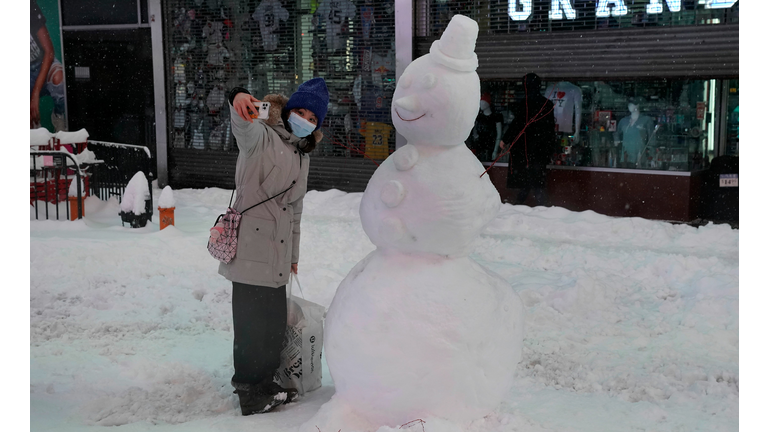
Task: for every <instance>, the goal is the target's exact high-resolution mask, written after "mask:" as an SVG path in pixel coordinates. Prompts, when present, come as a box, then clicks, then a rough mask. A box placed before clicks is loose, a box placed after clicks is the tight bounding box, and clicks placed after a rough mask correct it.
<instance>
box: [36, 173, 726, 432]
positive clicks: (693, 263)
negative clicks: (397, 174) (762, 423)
mask: <svg viewBox="0 0 768 432" xmlns="http://www.w3.org/2000/svg"><path fill="white" fill-rule="evenodd" d="M231 192H232V191H231V190H222V189H217V188H208V189H180V190H175V191H174V197H175V200H176V208H177V210H178V211H179V214H183V215H184V218H179V219H177V220H176V229H165V230H162V231H160V230H159V227H158V226H157V222H158V221H156V222H152V221H150V222H148V223H147V229H146V230H126V229H122V227H121V222H120V220H119V218H115V217H114V215H115V214H116V213H117V212H118V211H120V203H119V202H118V200H117V199H116V198H112V199H110V200H109V201H100V200H99V199H98V198H95V197H89V198H87V199H86V207H87V208H88V210H89V211H88V213H87V214H86V215H85V217H84V219H82V220H77V221H74V222H70V221H51V220H49V221H45V220H40V221H35V220H32V221H30V270H31V272H30V281H29V283H30V284H29V293H30V303H29V312H30V315H29V326H30V327H29V330H30V338H29V341H30V346H29V355H30V364H29V366H30V376H29V378H30V383H29V384H30V416H29V417H28V419H29V420H30V421H31V428H30V430H62V431H84V432H85V431H90V430H96V429H95V427H98V428H101V426H98V425H100V424H104V425H106V424H118V423H119V424H122V425H123V426H121V427H120V429H121V430H125V431H139V430H141V431H149V432H159V431H164V432H209V431H215V430H221V431H224V430H226V431H249V432H296V431H297V430H298V429H299V427H300V426H301V425H302V424H304V423H306V422H307V421H309V420H310V419H311V418H312V417H314V416H315V415H316V414H317V413H318V412H319V411H320V407H321V406H322V405H324V404H325V403H328V402H329V401H330V400H332V397H333V396H334V394H335V390H336V389H335V387H334V382H333V381H332V379H331V374H330V373H329V371H328V369H327V365H326V364H325V361H326V360H327V359H326V357H327V353H326V354H325V355H323V359H324V360H323V361H324V363H323V367H324V370H323V380H324V381H323V387H322V388H320V389H318V390H316V391H313V392H310V393H308V394H307V395H306V396H305V397H303V398H302V399H300V400H299V401H298V402H296V403H292V404H288V405H285V406H281V407H279V408H278V409H277V410H276V411H275V412H273V413H270V414H267V415H260V416H250V417H242V416H241V415H240V414H239V408H238V407H237V401H236V398H235V396H234V395H232V394H231V392H232V387H231V386H230V384H229V381H230V379H231V377H232V373H233V369H232V327H231V326H232V305H231V297H230V296H231V288H232V287H231V284H230V283H229V282H227V281H226V280H225V279H224V278H222V277H221V276H219V275H218V273H217V265H218V261H216V260H215V259H213V258H211V257H210V255H209V254H208V252H207V250H206V248H205V245H206V243H207V240H208V236H209V232H208V230H209V229H210V224H211V221H213V220H215V219H216V217H217V216H218V215H219V214H220V213H221V209H222V206H226V204H227V203H228V202H229V197H230V194H231ZM153 196H154V197H155V199H156V200H157V199H158V198H159V196H160V190H159V189H156V190H155V193H154V194H153ZM361 200H362V194H359V193H356V194H347V193H344V192H341V191H338V190H330V191H325V192H317V191H310V192H308V193H307V196H306V198H305V205H304V213H303V217H302V223H301V231H302V238H301V242H302V243H301V256H302V259H301V262H300V263H299V272H300V274H301V284H302V287H303V291H304V295H305V297H306V298H307V299H308V300H310V301H313V302H316V303H319V304H321V305H323V306H326V307H327V306H329V305H330V303H331V300H332V299H333V297H334V295H335V293H336V289H337V287H339V285H340V284H341V282H342V280H343V279H344V278H345V276H346V275H347V274H348V273H349V272H350V270H351V269H352V268H353V267H355V265H356V264H357V263H358V262H359V261H361V260H362V259H364V258H365V257H366V256H367V255H369V254H370V253H371V252H373V251H374V250H375V249H376V246H374V245H373V244H372V243H371V242H370V241H369V240H368V238H367V237H366V236H365V233H364V231H363V227H362V224H361V222H360V217H359V214H358V209H359V208H360V203H361ZM154 204H155V205H157V202H155V203H154ZM62 214H65V213H64V212H63V207H62ZM115 251H119V252H118V253H116V252H115ZM470 257H471V258H473V259H474V260H475V261H477V262H478V263H479V264H480V265H482V266H484V267H486V268H488V269H490V270H491V271H493V272H495V273H496V274H498V275H500V276H501V277H502V278H503V279H504V280H506V281H508V282H509V283H510V284H512V286H513V288H514V290H515V291H517V292H518V293H519V294H520V297H521V298H522V300H523V307H524V309H525V339H524V342H523V346H522V360H521V362H520V363H519V364H518V365H517V368H516V377H515V381H514V386H513V389H512V391H510V392H508V393H507V394H506V395H505V396H504V398H503V400H502V403H501V404H500V405H499V406H498V407H497V408H496V409H495V410H494V412H492V413H490V414H489V415H488V416H487V417H485V418H482V419H478V420H475V421H473V422H471V423H469V424H463V425H456V424H455V423H453V422H452V423H450V424H449V423H448V422H447V421H444V420H440V419H437V418H429V417H423V418H421V419H422V420H424V421H425V422H426V423H425V424H423V425H422V424H420V423H418V422H416V423H411V424H409V425H404V426H403V427H402V429H399V425H390V426H382V427H380V428H379V431H377V432H394V431H405V432H408V431H410V432H421V431H422V429H421V427H422V426H423V427H424V430H425V432H458V431H462V432H543V431H548V432H551V431H577V432H614V431H616V430H638V431H640V430H646V431H659V432H673V431H733V430H738V428H739V426H740V421H739V410H740V396H739V386H740V384H739V381H740V370H739V360H740V358H739V346H740V334H739V297H740V296H739V280H740V279H739V231H738V230H732V229H730V227H728V226H726V225H707V226H704V227H700V228H698V229H697V228H693V227H690V226H687V225H674V224H669V223H664V222H659V221H649V220H644V219H638V218H626V219H622V218H610V217H606V216H602V215H598V214H596V213H594V212H579V213H577V212H570V211H567V210H563V209H559V208H542V207H537V208H529V207H525V206H512V205H509V204H504V205H502V206H501V208H500V211H499V214H498V216H497V217H496V218H495V219H494V220H493V221H491V223H490V224H489V225H488V227H487V228H486V229H485V230H484V231H483V232H482V233H481V235H480V237H479V238H478V239H477V240H476V241H475V242H474V243H473V247H472V250H471V253H470ZM363 275H364V273H363ZM377 283H381V282H380V281H377ZM467 302H468V303H470V304H473V305H476V304H477V303H476V302H475V301H474V294H473V293H468V295H467ZM429 306H435V307H436V306H437V303H434V302H431V303H429ZM365 307H367V308H369V309H370V308H372V307H373V306H371V305H367V306H365ZM435 313H437V312H435ZM398 318H399V319H403V320H407V321H411V322H413V321H414V320H415V318H413V317H411V316H410V315H408V316H405V315H397V311H393V325H395V326H400V324H399V323H398V322H397V321H396V319H398ZM448 321H449V320H447V319H446V320H444V322H442V323H441V325H440V326H439V327H435V328H434V330H435V332H436V333H437V332H439V331H443V330H447V329H449V325H452V324H451V323H449V322H448ZM491 330H492V329H491ZM420 331H427V329H424V330H420ZM457 331H461V329H460V328H459V330H457ZM403 342H404V343H406V344H407V343H408V342H407V340H405V339H404V341H403ZM376 343H378V341H377V340H375V339H374V338H370V339H368V340H366V341H365V344H368V345H371V344H376ZM407 348H409V346H408V345H405V346H402V347H401V346H400V345H398V347H396V348H395V349H394V351H395V353H397V354H399V355H401V356H408V355H412V354H411V353H410V352H409V351H408V350H407ZM443 349H444V350H447V349H450V347H443ZM417 353H418V351H417ZM392 355H394V353H393V354H392ZM444 361H445V359H443V358H439V357H437V356H435V357H434V358H432V363H433V364H434V365H435V367H436V368H439V367H440V365H441V364H442V363H443V362H444ZM406 373H408V371H406ZM414 377H415V376H414ZM415 378H416V377H415ZM454 379H455V380H456V381H457V382H460V381H461V380H464V379H465V377H464V376H463V375H462V374H456V375H455V377H453V378H452V381H453V380H454ZM333 399H336V398H333ZM340 415H341V416H343V413H341V414H340ZM414 420H417V419H416V418H412V419H408V420H407V421H409V422H410V421H414ZM403 423H405V422H403ZM617 425H619V426H617ZM318 426H320V429H321V431H322V432H337V431H338V429H333V430H332V429H328V428H324V427H322V425H321V424H320V423H318ZM364 426H365V424H364V423H363V424H362V426H361V427H360V428H357V429H356V428H353V427H349V428H344V429H343V430H342V432H355V430H357V431H362V430H365V429H364ZM314 432H317V429H314Z"/></svg>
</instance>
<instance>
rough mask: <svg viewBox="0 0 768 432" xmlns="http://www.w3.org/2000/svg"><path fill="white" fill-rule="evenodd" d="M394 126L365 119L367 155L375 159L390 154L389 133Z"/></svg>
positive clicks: (364, 134) (364, 129) (383, 157)
mask: <svg viewBox="0 0 768 432" xmlns="http://www.w3.org/2000/svg"><path fill="white" fill-rule="evenodd" d="M391 131H392V126H390V125H388V124H386V123H379V122H366V121H363V130H362V134H363V137H365V155H366V156H368V157H369V158H373V159H386V158H387V156H389V134H390V132H391Z"/></svg>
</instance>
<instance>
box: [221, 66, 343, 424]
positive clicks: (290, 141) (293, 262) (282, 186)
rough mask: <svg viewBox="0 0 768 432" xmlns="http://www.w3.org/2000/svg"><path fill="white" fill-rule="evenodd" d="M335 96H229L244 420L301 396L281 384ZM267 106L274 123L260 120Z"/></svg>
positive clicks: (313, 86)
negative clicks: (317, 154) (306, 227)
mask: <svg viewBox="0 0 768 432" xmlns="http://www.w3.org/2000/svg"><path fill="white" fill-rule="evenodd" d="M328 100H329V96H328V88H327V87H326V85H325V81H324V80H323V79H322V78H313V79H311V80H309V81H307V82H305V83H303V84H302V85H300V86H299V88H298V89H297V90H296V92H295V93H294V94H293V95H292V96H291V97H290V99H288V98H286V97H285V96H282V95H267V96H265V97H264V98H263V99H262V100H259V99H257V98H255V97H253V96H251V95H250V94H249V93H248V91H247V90H246V89H244V88H241V87H236V88H234V89H233V90H232V91H231V92H230V95H229V103H230V112H231V117H232V133H233V134H234V136H235V139H236V140H237V147H238V149H239V150H240V153H239V155H238V157H237V165H236V170H235V190H236V196H237V198H236V199H235V202H234V204H233V205H232V207H233V208H234V209H235V210H237V211H239V212H241V213H242V219H241V220H240V228H239V232H238V243H237V253H236V254H235V258H234V259H233V260H232V261H230V262H229V263H228V264H225V263H223V262H222V263H221V264H220V265H219V274H221V275H223V276H224V277H225V278H227V279H228V280H230V281H232V318H233V326H234V333H235V340H234V349H233V357H234V367H235V374H234V376H233V377H232V386H233V387H234V388H235V393H236V394H237V395H238V397H239V399H240V409H241V411H242V414H243V415H250V414H257V413H265V412H269V411H271V410H273V409H274V408H275V407H277V406H279V405H280V404H283V403H288V402H290V401H292V400H294V399H295V398H296V397H297V395H298V392H297V391H296V389H284V388H282V387H280V386H279V385H277V384H276V383H274V382H273V377H274V374H275V371H276V370H277V368H278V367H279V366H280V351H281V350H282V344H283V338H284V337H285V328H286V320H287V316H286V298H285V297H286V291H285V286H286V284H287V283H288V276H289V273H290V272H293V273H297V272H298V262H299V237H300V232H301V230H300V224H301V213H302V207H303V200H304V194H305V193H306V191H307V175H308V173H309V156H308V155H307V153H309V152H310V151H312V149H314V148H315V145H316V144H317V143H318V142H319V141H320V140H321V139H322V136H323V135H322V133H321V132H320V130H319V129H320V126H321V125H322V124H323V119H324V118H325V114H326V112H327V110H328ZM262 102H269V103H270V104H271V106H270V108H269V115H268V117H267V118H265V119H263V120H262V119H258V118H254V117H256V116H257V114H258V112H259V110H258V108H261V105H262Z"/></svg>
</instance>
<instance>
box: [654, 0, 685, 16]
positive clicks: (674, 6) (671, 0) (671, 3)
mask: <svg viewBox="0 0 768 432" xmlns="http://www.w3.org/2000/svg"><path fill="white" fill-rule="evenodd" d="M680 3H682V2H681V1H680V0H667V7H668V8H669V10H670V11H672V12H680V6H681V5H680ZM645 10H646V11H648V13H649V14H660V13H662V12H663V11H664V5H662V4H661V0H651V4H649V5H648V7H646V8H645Z"/></svg>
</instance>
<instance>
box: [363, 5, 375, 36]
mask: <svg viewBox="0 0 768 432" xmlns="http://www.w3.org/2000/svg"><path fill="white" fill-rule="evenodd" d="M360 21H361V23H362V27H363V39H370V38H371V27H373V25H374V23H375V22H376V19H375V18H374V14H373V6H362V7H360Z"/></svg>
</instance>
